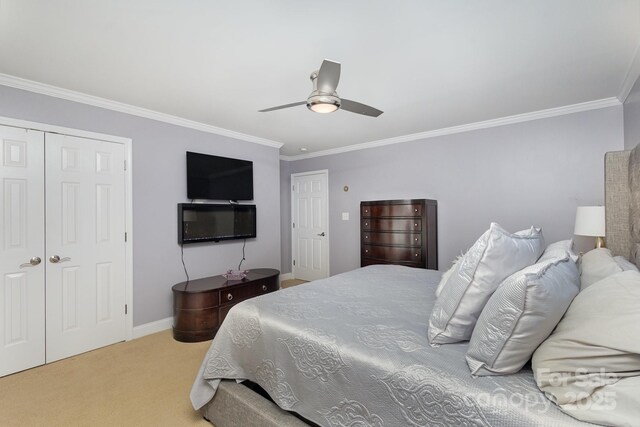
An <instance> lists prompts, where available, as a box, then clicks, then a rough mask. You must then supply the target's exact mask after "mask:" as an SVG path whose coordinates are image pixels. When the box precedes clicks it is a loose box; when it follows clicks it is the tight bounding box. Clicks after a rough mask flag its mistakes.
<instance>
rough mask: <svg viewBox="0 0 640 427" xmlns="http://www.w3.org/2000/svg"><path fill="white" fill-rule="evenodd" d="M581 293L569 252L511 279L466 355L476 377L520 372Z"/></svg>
mask: <svg viewBox="0 0 640 427" xmlns="http://www.w3.org/2000/svg"><path fill="white" fill-rule="evenodd" d="M579 289H580V277H579V275H578V268H577V267H576V264H575V262H573V260H572V259H571V258H570V257H569V254H568V253H567V252H565V253H564V256H563V257H562V258H556V259H547V260H545V261H542V262H539V263H537V264H535V265H532V266H529V267H526V268H524V269H522V270H520V271H518V272H517V273H514V274H512V275H511V276H509V277H508V278H507V279H506V280H505V281H504V282H502V283H501V284H500V286H498V289H496V291H495V293H494V294H493V295H492V296H491V298H490V299H489V302H488V303H487V305H486V306H485V307H484V310H482V314H481V315H480V318H479V319H478V323H477V324H476V327H475V329H474V330H473V335H472V336H471V341H470V343H469V349H468V350H467V356H466V358H467V364H468V365H469V368H470V369H471V373H472V374H474V375H505V374H514V373H516V372H518V371H519V370H520V369H521V368H522V367H523V366H524V364H525V363H527V362H528V361H529V359H531V355H532V354H533V352H534V351H535V350H536V348H538V346H539V345H540V343H542V342H543V341H544V340H545V339H546V338H547V337H548V336H549V334H551V332H552V331H553V329H554V328H555V327H556V325H557V324H558V322H559V321H560V319H561V318H562V315H563V314H564V313H565V311H567V308H568V307H569V304H571V301H572V300H573V298H574V297H575V296H576V295H577V294H578V291H579Z"/></svg>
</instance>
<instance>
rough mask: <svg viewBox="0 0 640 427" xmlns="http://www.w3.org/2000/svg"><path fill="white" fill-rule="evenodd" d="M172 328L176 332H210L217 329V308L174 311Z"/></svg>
mask: <svg viewBox="0 0 640 427" xmlns="http://www.w3.org/2000/svg"><path fill="white" fill-rule="evenodd" d="M175 314H179V315H177V316H176V315H175ZM173 327H174V328H175V329H176V330H178V331H193V332H202V333H207V332H211V331H213V330H215V329H217V328H218V307H213V308H207V309H204V310H174V318H173Z"/></svg>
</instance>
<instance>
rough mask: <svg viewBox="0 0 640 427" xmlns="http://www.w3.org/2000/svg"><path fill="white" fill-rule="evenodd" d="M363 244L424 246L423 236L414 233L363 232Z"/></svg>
mask: <svg viewBox="0 0 640 427" xmlns="http://www.w3.org/2000/svg"><path fill="white" fill-rule="evenodd" d="M362 243H364V244H372V245H397V246H422V235H421V234H414V233H376V232H371V231H363V232H362Z"/></svg>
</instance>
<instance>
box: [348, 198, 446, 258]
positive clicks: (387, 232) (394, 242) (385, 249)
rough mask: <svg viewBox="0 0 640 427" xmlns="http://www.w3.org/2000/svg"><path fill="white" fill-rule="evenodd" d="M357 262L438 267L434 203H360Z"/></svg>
mask: <svg viewBox="0 0 640 427" xmlns="http://www.w3.org/2000/svg"><path fill="white" fill-rule="evenodd" d="M360 248H361V249H360V264H361V266H362V267H365V266H367V265H372V264H400V265H406V266H408V267H418V268H429V269H433V270H437V269H438V202H437V201H436V200H429V199H411V200H376V201H367V202H361V203H360Z"/></svg>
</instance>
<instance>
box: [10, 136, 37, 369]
mask: <svg viewBox="0 0 640 427" xmlns="http://www.w3.org/2000/svg"><path fill="white" fill-rule="evenodd" d="M0 150H2V151H1V152H0V180H1V181H2V183H1V186H0V200H1V201H2V208H1V209H0V225H1V226H2V229H1V230H0V245H2V246H1V247H0V376H4V375H7V374H11V373H13V372H17V371H21V370H23V369H28V368H31V367H34V366H38V365H42V364H43V363H44V361H45V288H44V286H45V282H44V274H45V273H44V272H45V264H44V262H43V261H44V256H45V250H44V134H43V133H42V132H37V131H32V130H26V129H19V128H12V127H6V126H0Z"/></svg>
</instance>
